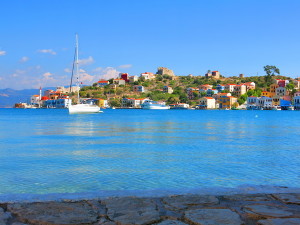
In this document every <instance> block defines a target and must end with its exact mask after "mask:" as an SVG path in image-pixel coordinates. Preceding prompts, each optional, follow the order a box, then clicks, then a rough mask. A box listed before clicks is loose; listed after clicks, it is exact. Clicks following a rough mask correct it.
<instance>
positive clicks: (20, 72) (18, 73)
mask: <svg viewBox="0 0 300 225" xmlns="http://www.w3.org/2000/svg"><path fill="white" fill-rule="evenodd" d="M25 73H26V71H25V70H19V69H17V70H16V71H15V72H14V73H13V74H12V75H11V77H18V76H20V75H22V74H25Z"/></svg>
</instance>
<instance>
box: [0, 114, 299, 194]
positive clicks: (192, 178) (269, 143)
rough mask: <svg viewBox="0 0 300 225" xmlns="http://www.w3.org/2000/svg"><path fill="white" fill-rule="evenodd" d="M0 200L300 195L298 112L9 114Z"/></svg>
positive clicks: (0, 156)
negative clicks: (282, 190) (284, 190)
mask: <svg viewBox="0 0 300 225" xmlns="http://www.w3.org/2000/svg"><path fill="white" fill-rule="evenodd" d="M0 127H1V129H0V149H1V151H0V160H1V170H0V181H1V182H0V183H1V189H0V200H1V198H2V199H9V196H16V195H20V196H24V197H25V198H26V195H30V194H42V195H47V194H54V193H55V194H58V195H59V194H66V193H95V195H96V193H97V192H105V191H107V192H108V193H109V192H110V191H112V193H114V194H116V193H118V192H122V191H136V193H138V192H139V191H140V192H143V191H144V192H151V191H152V190H156V192H155V193H159V191H161V192H162V193H168V190H181V191H186V190H192V189H211V190H217V189H218V188H238V187H240V186H249V187H251V186H257V187H258V186H269V187H272V186H285V187H294V188H299V187H300V181H299V169H300V168H299V167H300V158H299V157H298V155H299V146H300V143H299V142H300V139H299V138H298V134H299V132H300V126H299V120H298V112H297V111H248V110H238V111H235V110H228V111H227V110H211V111H208V110H162V111H160V110H158V111H156V110H126V109H122V110H121V109H116V110H108V109H107V110H104V113H102V114H101V115H98V114H95V115H93V114H89V115H69V114H68V110H67V109H0Z"/></svg>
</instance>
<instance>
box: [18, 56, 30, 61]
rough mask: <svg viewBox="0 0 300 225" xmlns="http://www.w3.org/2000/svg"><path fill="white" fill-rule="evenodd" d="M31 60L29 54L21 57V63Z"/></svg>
mask: <svg viewBox="0 0 300 225" xmlns="http://www.w3.org/2000/svg"><path fill="white" fill-rule="evenodd" d="M28 60H29V58H28V57H27V56H23V57H22V58H21V59H20V62H21V63H24V62H27V61H28Z"/></svg>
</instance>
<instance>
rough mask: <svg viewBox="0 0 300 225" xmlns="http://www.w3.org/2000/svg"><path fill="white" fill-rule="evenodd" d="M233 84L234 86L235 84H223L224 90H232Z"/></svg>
mask: <svg viewBox="0 0 300 225" xmlns="http://www.w3.org/2000/svg"><path fill="white" fill-rule="evenodd" d="M235 86H236V84H225V88H224V90H228V91H229V92H233V90H234V87H235Z"/></svg>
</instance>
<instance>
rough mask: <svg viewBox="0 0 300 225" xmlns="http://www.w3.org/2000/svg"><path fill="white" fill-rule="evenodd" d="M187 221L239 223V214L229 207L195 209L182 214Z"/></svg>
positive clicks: (202, 224)
mask: <svg viewBox="0 0 300 225" xmlns="http://www.w3.org/2000/svg"><path fill="white" fill-rule="evenodd" d="M184 219H185V221H186V222H187V223H191V224H196V225H220V224H222V225H226V224H228V225H241V224H243V221H242V220H241V219H240V216H239V215H238V214H237V213H235V212H233V211H231V210H230V209H196V210H190V211H187V212H186V213H185V215H184Z"/></svg>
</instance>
